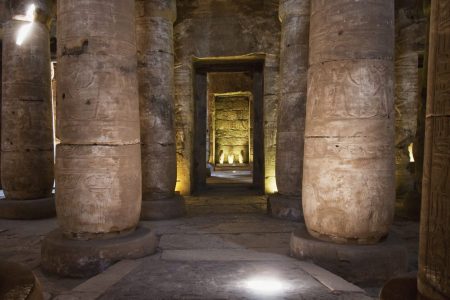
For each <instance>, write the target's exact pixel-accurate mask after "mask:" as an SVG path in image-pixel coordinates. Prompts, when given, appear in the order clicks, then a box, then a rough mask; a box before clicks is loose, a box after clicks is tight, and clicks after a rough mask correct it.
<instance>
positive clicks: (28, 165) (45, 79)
mask: <svg viewBox="0 0 450 300" xmlns="http://www.w3.org/2000/svg"><path fill="white" fill-rule="evenodd" d="M19 2H20V1H19ZM19 2H17V3H15V4H16V5H15V8H16V9H15V11H14V13H17V14H20V15H25V11H26V9H27V6H25V5H19V4H23V3H19ZM22 2H25V1H22ZM39 4H40V3H37V5H38V9H40V12H41V13H42V12H45V13H48V11H46V7H41V6H39ZM47 18H48V15H45V20H47ZM23 26H26V27H27V28H28V29H29V34H28V36H26V37H25V39H24V41H23V43H22V44H20V43H18V42H17V41H18V38H19V31H21V30H22V28H23ZM2 43H3V58H2V61H3V63H2V73H3V83H2V103H1V105H2V109H1V111H2V117H1V122H2V125H1V127H2V135H1V152H2V155H1V160H2V161H1V169H2V172H1V173H2V174H1V176H2V178H1V181H2V185H3V189H4V192H5V196H6V198H7V199H8V200H32V199H40V198H47V197H50V196H51V193H52V187H53V134H52V132H53V131H52V107H51V83H50V81H51V80H50V38H49V29H48V27H47V24H46V22H44V23H42V22H40V20H39V19H38V20H36V21H35V22H33V23H31V22H28V21H18V20H10V21H8V22H6V23H5V24H4V26H3V40H2ZM19 44H20V45H19Z"/></svg>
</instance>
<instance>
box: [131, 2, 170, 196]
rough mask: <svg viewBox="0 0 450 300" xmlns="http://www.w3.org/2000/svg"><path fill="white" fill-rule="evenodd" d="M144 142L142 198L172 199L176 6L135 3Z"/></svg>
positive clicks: (142, 136) (163, 3)
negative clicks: (174, 26)
mask: <svg viewBox="0 0 450 300" xmlns="http://www.w3.org/2000/svg"><path fill="white" fill-rule="evenodd" d="M136 4H137V7H136V18H137V19H136V31H137V46H138V77H139V99H140V115H141V141H142V197H143V200H144V201H146V200H158V199H162V198H169V197H171V196H173V194H174V191H175V184H176V176H177V166H176V162H177V160H176V143H175V120H174V69H173V68H174V49H173V22H174V21H175V19H176V3H175V1H174V0H143V1H137V2H136Z"/></svg>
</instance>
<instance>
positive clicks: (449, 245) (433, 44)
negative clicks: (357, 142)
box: [418, 0, 450, 299]
mask: <svg viewBox="0 0 450 300" xmlns="http://www.w3.org/2000/svg"><path fill="white" fill-rule="evenodd" d="M449 12H450V0H435V1H431V23H430V47H429V62H428V95H427V113H426V127H425V154H424V169H423V185H422V211H421V219H420V222H421V224H420V249H419V272H418V289H419V292H420V294H421V295H422V296H424V298H425V299H449V298H450V139H449V138H450V94H449V89H450V42H449V41H450V14H449Z"/></svg>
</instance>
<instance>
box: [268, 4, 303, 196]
mask: <svg viewBox="0 0 450 300" xmlns="http://www.w3.org/2000/svg"><path fill="white" fill-rule="evenodd" d="M309 14H310V2H309V1H302V0H294V1H293V0H283V1H280V12H279V16H280V20H281V50H280V99H279V106H278V122H277V151H276V164H275V166H276V182H277V189H278V192H279V193H280V194H281V195H285V196H296V197H298V198H300V197H301V193H302V190H301V186H302V173H303V144H304V133H305V110H306V90H307V83H306V81H307V73H308V44H309Z"/></svg>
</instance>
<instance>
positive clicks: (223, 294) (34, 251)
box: [0, 185, 418, 300]
mask: <svg viewBox="0 0 450 300" xmlns="http://www.w3.org/2000/svg"><path fill="white" fill-rule="evenodd" d="M186 200H187V204H188V206H187V210H188V214H187V216H186V217H184V218H181V219H176V220H168V221H155V222H143V225H144V226H148V227H151V228H153V229H155V230H156V232H157V234H158V236H159V237H160V245H159V249H158V253H157V254H156V255H153V256H151V257H147V258H143V259H140V260H135V261H122V262H119V263H117V264H116V265H114V266H112V267H111V268H109V269H108V270H107V271H106V272H104V273H103V274H100V275H97V276H95V277H93V278H90V279H88V280H86V279H84V280H83V279H63V278H59V277H57V276H53V275H49V274H45V273H43V272H42V271H41V269H40V266H39V265H40V257H39V252H40V242H41V240H42V238H43V237H44V236H45V234H46V233H47V232H49V231H51V230H52V229H54V228H55V227H56V226H57V223H56V220H55V219H49V220H39V221H7V220H0V244H1V245H2V247H1V248H0V259H2V260H5V259H6V260H10V261H15V262H19V263H22V264H25V265H27V266H29V267H30V268H32V269H33V270H34V271H35V272H36V273H37V275H38V277H39V278H40V280H41V282H42V284H43V286H44V289H45V291H46V299H58V300H61V299H70V300H72V299H74V300H75V299H83V300H85V299H374V298H375V297H376V295H377V293H378V290H379V287H371V288H368V287H363V288H365V291H364V290H363V289H361V288H360V287H356V286H354V285H353V284H351V283H348V282H346V281H345V280H343V279H341V278H340V277H337V276H335V275H334V274H331V273H330V272H328V271H326V270H324V269H322V268H319V267H317V266H315V265H313V264H310V263H308V262H301V261H298V260H295V259H293V258H290V257H289V256H288V251H289V237H290V233H291V232H292V231H293V230H294V229H295V228H296V227H297V225H298V224H297V223H295V222H290V221H283V220H277V219H273V218H270V217H269V216H267V215H266V198H265V196H257V195H255V194H254V192H253V191H251V190H249V189H248V186H246V185H235V186H233V187H232V188H231V189H230V188H227V187H225V186H213V185H212V186H210V188H209V190H207V191H206V192H205V193H203V194H202V195H201V196H197V197H188V198H187V199H186ZM393 230H394V231H396V232H398V233H399V235H400V236H401V237H402V238H403V239H404V240H405V242H406V243H407V244H408V246H409V249H410V253H411V257H412V259H411V266H410V267H411V270H414V269H415V268H416V264H417V260H416V259H415V257H416V255H417V243H418V225H417V223H412V222H406V221H398V222H396V223H395V226H394V229H393Z"/></svg>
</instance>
